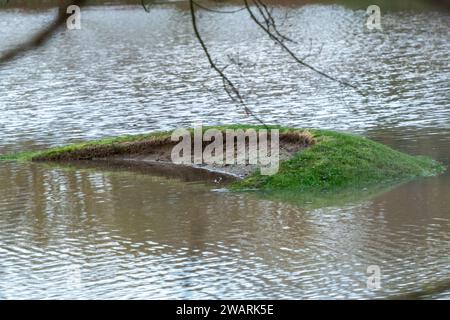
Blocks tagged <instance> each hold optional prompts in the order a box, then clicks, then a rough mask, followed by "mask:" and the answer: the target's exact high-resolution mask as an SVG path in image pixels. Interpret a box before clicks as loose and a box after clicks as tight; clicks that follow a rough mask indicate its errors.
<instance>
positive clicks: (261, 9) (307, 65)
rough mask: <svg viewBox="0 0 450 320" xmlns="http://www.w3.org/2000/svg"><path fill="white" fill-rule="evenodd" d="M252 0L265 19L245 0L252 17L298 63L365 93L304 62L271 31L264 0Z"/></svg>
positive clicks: (270, 19)
mask: <svg viewBox="0 0 450 320" xmlns="http://www.w3.org/2000/svg"><path fill="white" fill-rule="evenodd" d="M252 2H253V4H254V5H255V6H256V7H257V9H258V11H260V12H261V11H262V12H263V13H262V14H261V15H262V17H263V20H264V22H261V21H260V20H259V19H258V18H257V17H256V15H255V13H254V12H253V10H252V9H251V8H250V5H249V3H248V0H244V4H245V7H246V8H247V11H248V13H249V14H250V17H251V18H252V20H253V21H254V22H255V23H256V24H257V25H258V26H259V27H260V28H261V29H262V30H263V31H264V32H265V33H266V34H267V35H268V36H269V37H270V38H271V39H272V40H274V41H275V42H276V43H277V44H279V45H280V46H281V48H282V49H283V50H284V51H286V52H287V53H288V54H289V55H290V56H291V57H292V58H293V59H294V60H295V61H296V62H297V63H299V64H301V65H303V66H305V67H307V68H308V69H310V70H312V71H314V72H316V73H318V74H319V75H321V76H323V77H325V78H327V79H329V80H332V81H335V82H337V83H339V84H341V85H343V86H346V87H350V88H352V89H354V90H356V91H357V92H358V93H359V94H361V95H364V94H362V93H361V92H360V91H359V90H358V88H357V87H356V86H355V85H353V84H351V83H348V82H346V81H344V80H341V79H338V78H336V77H333V76H331V75H329V74H327V73H325V72H323V71H320V70H318V69H316V68H315V67H313V66H311V65H310V64H308V63H306V62H304V61H303V60H301V59H300V58H298V57H297V56H296V54H295V53H294V52H292V50H291V49H289V47H287V46H286V45H285V44H284V41H283V39H282V38H281V39H280V37H279V36H278V34H274V33H272V32H271V31H270V28H269V27H267V23H268V21H269V24H271V22H270V21H272V19H273V18H271V13H270V12H269V11H268V10H267V9H265V8H266V7H265V6H264V5H261V4H260V3H261V2H262V0H252ZM267 16H269V18H268V17H267ZM264 24H265V25H264Z"/></svg>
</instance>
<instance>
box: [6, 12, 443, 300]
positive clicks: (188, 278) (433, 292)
mask: <svg viewBox="0 0 450 320" xmlns="http://www.w3.org/2000/svg"><path fill="white" fill-rule="evenodd" d="M277 12H278V13H279V15H280V16H284V11H283V9H279V11H277ZM50 18H51V12H50V11H40V12H33V13H31V12H25V11H17V10H11V11H0V28H1V30H2V34H1V36H0V47H1V48H2V50H3V49H6V48H8V47H10V46H12V45H14V44H15V43H18V42H20V41H22V40H24V39H26V38H27V36H29V34H30V33H31V32H33V31H36V30H37V29H38V28H39V27H41V26H43V25H44V24H45V23H46V22H48V21H49V19H50ZM82 19H83V20H82V30H80V31H76V32H61V33H60V34H58V36H57V37H56V38H54V39H53V40H51V42H50V43H48V45H46V46H45V47H44V48H41V49H38V50H37V51H35V52H31V53H29V54H26V55H25V56H24V57H23V58H22V59H21V60H18V61H16V62H15V63H13V64H10V65H7V66H5V67H3V68H2V69H0V77H1V80H2V81H1V83H0V115H1V117H0V137H1V140H0V152H1V153H6V152H10V151H17V150H31V149H40V148H43V147H48V146H54V145H61V144H65V143H70V142H76V141H81V140H88V139H94V138H101V137H106V136H115V135H121V134H132V133H142V132H149V131H153V130H160V129H170V128H179V127H183V126H184V127H190V126H192V124H193V123H194V122H198V121H203V123H204V124H208V125H213V124H224V123H235V122H239V123H248V122H253V120H252V119H251V118H248V117H246V116H245V114H244V113H243V112H242V111H241V110H240V109H239V108H236V107H234V106H233V105H232V104H231V103H230V102H229V101H228V99H227V97H226V95H225V94H224V93H223V91H222V89H221V84H220V81H219V80H218V79H216V78H215V77H214V74H213V73H212V72H211V71H210V70H209V68H208V67H207V61H206V60H205V59H203V58H202V52H201V50H200V48H199V46H198V43H197V42H196V41H195V39H194V37H193V35H192V30H191V27H190V24H189V15H188V13H187V12H185V11H183V10H181V9H177V8H172V7H164V6H159V7H155V8H154V10H153V11H152V12H151V13H150V14H146V13H145V12H143V11H142V10H141V9H140V8H139V7H109V8H96V7H93V8H89V9H86V10H84V11H83V15H82ZM382 23H383V32H369V31H368V30H366V29H365V28H364V24H365V16H364V11H362V10H354V9H350V8H348V7H345V6H337V5H334V6H326V5H306V6H302V7H293V8H291V11H289V14H288V16H287V21H286V22H285V23H284V24H283V26H282V27H281V28H283V30H285V31H286V32H289V34H290V35H291V36H292V37H293V38H295V39H296V40H298V42H299V43H300V44H299V45H293V47H294V49H295V50H296V52H298V53H299V55H306V54H308V53H309V52H310V51H311V52H312V54H313V55H312V56H311V57H310V58H308V61H309V62H311V63H312V64H314V65H315V66H317V67H318V68H321V69H324V70H328V71H329V72H331V73H332V74H333V75H337V76H340V77H343V78H346V79H348V80H350V81H352V82H354V83H357V84H358V85H359V86H360V87H361V88H363V89H370V90H371V92H373V94H372V95H371V97H370V98H364V97H361V96H359V95H357V94H355V93H354V92H352V91H351V90H347V89H342V88H340V87H339V86H337V85H335V84H333V83H330V82H328V81H326V80H324V79H322V78H320V77H318V76H316V75H314V74H312V73H311V72H309V71H307V70H304V69H302V68H299V67H297V66H296V65H294V64H292V63H291V61H290V60H289V59H288V57H287V56H286V55H285V54H284V53H283V52H281V51H280V50H279V49H278V48H277V47H276V46H274V45H273V44H272V43H271V42H270V41H268V40H267V39H266V38H265V37H264V36H263V34H261V33H260V32H259V31H258V30H257V29H256V28H255V27H254V26H253V25H252V23H251V21H250V20H249V19H248V18H247V17H246V15H245V13H244V12H241V13H237V14H235V15H213V14H209V13H206V12H203V13H202V14H201V18H200V25H201V29H202V32H203V34H204V37H205V40H206V41H207V43H208V44H209V45H210V48H211V53H212V54H213V55H214V56H215V57H216V59H218V61H221V63H222V64H223V65H225V64H227V63H228V62H229V59H234V60H236V59H239V60H240V61H241V62H242V64H241V68H240V69H239V68H237V67H230V68H229V69H228V68H227V70H229V72H230V73H231V75H232V76H233V78H234V79H235V81H236V82H237V83H239V85H240V87H241V88H242V90H243V92H244V93H245V95H246V96H247V97H248V100H249V101H250V103H251V105H252V106H253V109H254V111H255V112H256V113H258V114H260V115H262V116H263V117H264V119H265V121H267V122H269V123H278V124H283V125H291V126H296V127H316V128H328V129H334V130H341V131H348V132H355V133H360V134H363V135H365V136H367V137H370V138H373V139H375V140H377V141H380V142H383V143H385V144H387V145H390V146H392V147H395V148H397V149H399V150H402V151H405V152H408V153H411V154H425V155H429V156H432V157H434V158H435V159H437V160H440V161H442V162H443V163H445V164H446V165H449V164H450V160H449V156H450V121H449V117H450V106H449V98H450V96H449V92H450V86H449V83H450V81H449V80H450V79H449V71H450V66H449V53H450V41H449V38H450V34H449V30H450V19H449V15H448V13H444V12H439V11H423V12H422V11H411V10H397V11H395V12H389V11H387V12H384V13H383V18H382ZM305 44H308V45H305ZM309 44H311V45H309ZM309 47H311V50H310V49H309ZM449 194H450V175H449V173H448V172H447V173H445V174H444V175H441V176H439V177H435V178H427V179H422V180H418V181H414V182H410V183H407V184H404V185H402V186H399V187H396V188H394V189H392V190H390V191H388V192H385V193H382V194H378V195H376V196H375V197H372V198H369V199H367V198H363V199H358V197H356V196H355V197H354V198H351V199H349V200H346V199H344V200H342V199H336V200H339V201H336V202H335V203H334V202H333V201H331V202H330V201H327V202H324V203H323V204H322V205H320V203H319V204H317V203H315V205H314V206H309V205H308V203H304V204H301V203H292V202H289V201H282V200H269V199H267V198H265V197H261V196H259V195H257V194H246V193H244V194H242V193H230V192H227V191H226V190H223V189H219V190H217V188H216V187H215V186H214V185H211V184H207V183H203V182H201V181H186V179H183V178H182V177H177V176H167V175H164V174H163V175H161V174H160V172H153V173H152V172H148V171H146V172H142V171H130V170H128V169H127V168H120V169H118V168H104V167H101V168H93V167H89V166H88V167H86V166H84V165H71V166H61V165H58V166H53V165H48V164H33V163H13V162H7V163H1V164H0V298H2V299H5V298H74V299H77V298H187V299H189V298H313V299H314V298H387V297H393V296H396V297H397V296H406V295H409V294H416V293H417V292H419V293H420V294H419V296H420V297H427V298H432V297H434V298H443V299H446V298H447V299H448V298H450V289H449V286H448V283H449V279H450V268H449V258H450V254H449V252H450V233H449V232H450V209H449V208H450V197H449V196H448V195H449ZM370 265H377V266H379V267H380V270H381V282H380V285H381V288H379V289H377V290H373V289H369V288H367V284H366V282H367V276H368V274H367V268H368V266H370Z"/></svg>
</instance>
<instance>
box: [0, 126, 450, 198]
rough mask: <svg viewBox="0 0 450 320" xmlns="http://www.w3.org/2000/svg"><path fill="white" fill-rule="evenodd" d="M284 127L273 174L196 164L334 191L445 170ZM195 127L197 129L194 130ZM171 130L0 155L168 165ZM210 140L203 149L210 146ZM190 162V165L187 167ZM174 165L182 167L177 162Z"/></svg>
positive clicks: (276, 183) (272, 184) (271, 184)
mask: <svg viewBox="0 0 450 320" xmlns="http://www.w3.org/2000/svg"><path fill="white" fill-rule="evenodd" d="M212 128H214V129H219V130H220V131H222V132H225V130H226V129H257V130H258V129H264V127H262V126H250V125H244V126H242V125H230V126H217V127H205V128H203V130H207V129H212ZM269 128H271V129H279V132H280V166H279V170H278V172H277V173H276V174H274V175H262V174H261V173H260V171H259V168H258V167H257V166H255V165H250V164H246V165H225V166H208V165H201V166H192V168H193V169H194V170H210V171H213V172H218V173H223V174H224V175H230V176H234V177H237V178H239V179H237V181H236V179H235V180H233V179H225V180H223V182H224V183H225V184H227V186H228V187H229V188H230V189H233V190H248V189H258V190H293V191H307V192H316V191H330V190H343V189H348V188H352V189H355V188H361V189H362V188H366V187H372V186H376V185H386V184H389V183H392V184H396V183H398V182H399V181H406V180H411V179H414V178H417V177H427V176H434V175H437V174H439V173H441V172H443V171H444V170H445V168H444V166H443V165H442V164H440V163H438V162H437V161H435V160H433V159H430V158H428V157H423V156H411V155H408V154H405V153H402V152H399V151H396V150H394V149H392V148H390V147H387V146H385V145H383V144H380V143H377V142H374V141H372V140H369V139H367V138H365V137H362V136H357V135H353V134H347V133H338V132H334V131H327V130H316V129H309V130H304V129H297V128H286V127H278V126H271V127H269ZM191 132H193V131H192V130H191ZM171 134H172V131H166V132H155V133H150V134H141V135H131V136H123V137H117V138H108V139H103V140H98V141H91V142H86V143H78V144H72V145H68V146H62V147H56V148H51V149H48V150H43V151H36V152H22V153H16V154H9V155H4V156H0V160H21V161H36V162H37V161H39V162H42V161H45V162H55V161H56V162H61V161H64V162H66V161H91V162H92V161H97V162H98V161H114V162H121V161H122V162H127V163H128V166H131V167H132V166H139V165H142V164H147V165H148V164H151V165H153V166H154V165H159V164H160V165H161V166H167V164H169V163H170V164H171V162H170V154H171V150H172V148H173V146H174V145H176V144H177V142H175V141H171V138H170V137H171ZM205 146H206V145H205V143H204V145H203V148H205ZM182 167H185V166H182ZM169 170H174V171H176V170H181V166H179V165H173V164H172V166H171V167H169Z"/></svg>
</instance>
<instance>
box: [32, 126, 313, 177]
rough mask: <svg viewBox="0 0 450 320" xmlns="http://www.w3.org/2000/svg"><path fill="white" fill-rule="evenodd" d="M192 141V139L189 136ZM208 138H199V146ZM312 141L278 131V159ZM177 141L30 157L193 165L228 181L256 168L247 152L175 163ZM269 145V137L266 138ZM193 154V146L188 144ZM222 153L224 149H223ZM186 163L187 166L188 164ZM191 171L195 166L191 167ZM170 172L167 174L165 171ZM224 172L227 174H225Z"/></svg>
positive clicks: (151, 141) (166, 166) (157, 167)
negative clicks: (229, 159) (235, 157)
mask: <svg viewBox="0 0 450 320" xmlns="http://www.w3.org/2000/svg"><path fill="white" fill-rule="evenodd" d="M192 141H193V139H192ZM210 143H212V142H203V150H204V149H205V147H206V146H208V145H209V144H210ZM223 143H224V146H225V145H226V135H225V133H223ZM248 143H249V141H248V139H246V141H245V146H246V150H248ZM314 143H315V140H314V138H313V136H312V135H311V134H310V133H309V132H307V131H304V132H302V131H299V132H289V133H280V136H279V145H280V153H279V159H280V161H283V160H286V159H289V158H290V157H292V155H294V154H295V153H297V152H298V151H300V150H302V149H304V148H307V147H309V146H311V145H313V144H314ZM177 144H178V141H171V139H170V137H165V138H149V139H147V140H140V141H134V142H122V143H113V144H105V145H101V144H99V145H92V146H85V147H83V148H79V149H74V150H67V151H64V152H57V153H53V154H47V155H43V156H36V157H33V159H32V160H33V161H58V162H60V161H64V162H67V161H78V162H79V161H80V160H91V161H96V162H97V163H98V162H99V161H107V162H108V163H110V164H114V165H120V164H121V163H122V164H123V165H125V166H128V167H130V166H145V167H148V168H152V170H157V171H158V170H159V171H161V172H166V173H168V172H169V171H172V170H173V171H176V170H179V171H180V172H188V175H190V176H192V172H193V171H192V169H196V170H197V171H198V174H199V175H200V176H204V177H207V179H206V180H212V181H219V182H222V181H223V182H224V183H225V182H229V181H231V180H235V179H237V178H238V179H239V178H245V177H246V176H248V175H249V174H250V173H252V172H253V171H255V170H256V169H257V167H258V166H257V165H255V164H249V163H248V162H249V161H248V157H247V156H248V155H246V157H245V159H246V161H245V164H234V165H227V164H224V165H222V164H214V165H212V164H200V165H189V166H186V165H175V164H173V163H172V159H171V154H172V149H173V147H174V146H175V145H177ZM269 145H270V138H269ZM234 146H235V153H236V152H237V151H236V150H237V143H236V141H234ZM192 154H193V148H192ZM224 154H225V152H224ZM189 167H190V168H189ZM194 172H195V170H194ZM169 175H170V174H169ZM227 176H228V177H227Z"/></svg>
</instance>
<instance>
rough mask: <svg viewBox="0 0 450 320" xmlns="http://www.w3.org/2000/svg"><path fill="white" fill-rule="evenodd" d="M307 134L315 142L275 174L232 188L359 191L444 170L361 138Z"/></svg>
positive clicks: (254, 177)
mask: <svg viewBox="0 0 450 320" xmlns="http://www.w3.org/2000/svg"><path fill="white" fill-rule="evenodd" d="M309 131H310V132H311V133H312V134H313V135H314V137H315V138H316V140H317V143H316V144H315V145H313V146H311V147H310V148H307V149H305V150H303V151H301V152H299V153H297V154H296V155H294V156H293V157H292V158H291V159H290V160H287V161H284V162H282V163H281V164H280V169H279V171H278V173H277V174H275V175H272V176H262V175H260V174H259V173H254V174H253V175H251V176H250V177H248V178H246V179H245V180H243V181H240V182H238V183H236V184H234V185H233V186H232V188H233V189H260V190H261V189H264V190H280V189H291V190H301V191H317V190H319V191H324V190H333V189H344V188H363V187H368V186H372V185H376V184H386V183H387V182H393V183H395V182H398V181H400V180H408V179H412V178H415V177H425V176H433V175H437V174H439V173H441V172H443V171H444V170H445V168H444V167H443V166H442V164H440V163H438V162H436V161H434V160H432V159H430V158H427V157H422V156H410V155H407V154H405V153H402V152H399V151H396V150H393V149H391V148H390V147H387V146H385V145H382V144H380V143H377V142H374V141H372V140H369V139H367V138H364V137H361V136H357V135H352V134H345V133H338V132H333V131H325V130H309Z"/></svg>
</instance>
